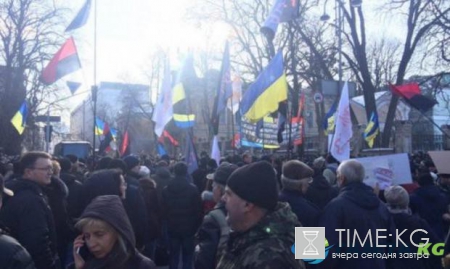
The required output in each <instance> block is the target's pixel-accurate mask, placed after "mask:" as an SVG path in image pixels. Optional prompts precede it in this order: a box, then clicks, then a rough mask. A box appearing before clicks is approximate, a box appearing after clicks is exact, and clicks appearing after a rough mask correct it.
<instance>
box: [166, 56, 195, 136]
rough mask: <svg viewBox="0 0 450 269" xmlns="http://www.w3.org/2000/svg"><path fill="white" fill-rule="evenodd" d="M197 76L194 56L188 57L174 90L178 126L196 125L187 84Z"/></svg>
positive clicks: (173, 97) (173, 98) (175, 120)
mask: <svg viewBox="0 0 450 269" xmlns="http://www.w3.org/2000/svg"><path fill="white" fill-rule="evenodd" d="M196 78H197V75H196V74H195V69H194V59H193V58H192V56H188V57H186V59H185V60H184V62H183V66H182V68H181V69H180V71H179V72H178V74H177V79H176V81H175V85H174V87H173V90H172V104H173V120H174V122H175V125H176V126H177V127H178V128H183V129H184V128H190V127H193V126H194V123H195V114H194V113H192V111H191V105H190V103H189V99H188V98H187V96H186V87H185V86H186V85H187V84H189V81H192V80H194V79H196Z"/></svg>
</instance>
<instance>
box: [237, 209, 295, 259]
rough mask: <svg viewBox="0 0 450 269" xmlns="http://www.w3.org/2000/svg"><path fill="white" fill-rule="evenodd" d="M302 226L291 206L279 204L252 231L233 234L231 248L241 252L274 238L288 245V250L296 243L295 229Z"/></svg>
mask: <svg viewBox="0 0 450 269" xmlns="http://www.w3.org/2000/svg"><path fill="white" fill-rule="evenodd" d="M300 226H301V224H300V222H299V221H298V220H297V216H296V215H295V214H294V213H293V212H292V210H291V207H290V206H289V204H288V203H283V202H278V204H277V206H276V208H275V210H274V211H272V212H269V213H268V214H267V215H266V216H265V217H264V218H263V219H261V221H260V222H259V223H258V224H256V226H254V227H253V228H251V229H250V230H248V231H246V232H243V233H238V232H232V233H231V234H230V241H229V246H231V247H232V249H231V251H232V252H241V251H242V250H243V249H244V248H246V247H248V246H251V245H254V244H255V243H257V242H258V241H260V240H264V239H267V238H274V239H277V240H279V242H280V244H286V248H290V247H291V245H292V244H294V241H295V227H300Z"/></svg>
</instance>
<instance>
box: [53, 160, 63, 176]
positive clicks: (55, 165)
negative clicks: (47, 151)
mask: <svg viewBox="0 0 450 269" xmlns="http://www.w3.org/2000/svg"><path fill="white" fill-rule="evenodd" d="M52 168H53V175H55V176H57V175H59V173H60V172H61V165H60V164H59V162H58V161H56V160H53V161H52Z"/></svg>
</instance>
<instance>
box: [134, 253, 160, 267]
mask: <svg viewBox="0 0 450 269" xmlns="http://www.w3.org/2000/svg"><path fill="white" fill-rule="evenodd" d="M134 262H135V263H136V264H135V265H134V266H135V267H134V268H137V269H156V265H155V263H154V262H153V261H152V260H150V259H149V258H147V257H145V256H144V255H142V254H141V253H139V252H137V253H136V255H135V257H134Z"/></svg>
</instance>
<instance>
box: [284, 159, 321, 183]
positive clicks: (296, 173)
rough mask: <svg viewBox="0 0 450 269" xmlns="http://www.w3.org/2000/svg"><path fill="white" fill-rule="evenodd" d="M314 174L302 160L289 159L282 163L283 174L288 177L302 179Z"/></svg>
mask: <svg viewBox="0 0 450 269" xmlns="http://www.w3.org/2000/svg"><path fill="white" fill-rule="evenodd" d="M313 175H314V170H312V168H311V167H309V166H308V165H307V164H305V163H304V162H301V161H298V160H290V161H288V162H286V163H285V164H284V165H283V176H285V177H287V178H290V179H304V178H309V177H312V176H313Z"/></svg>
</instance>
